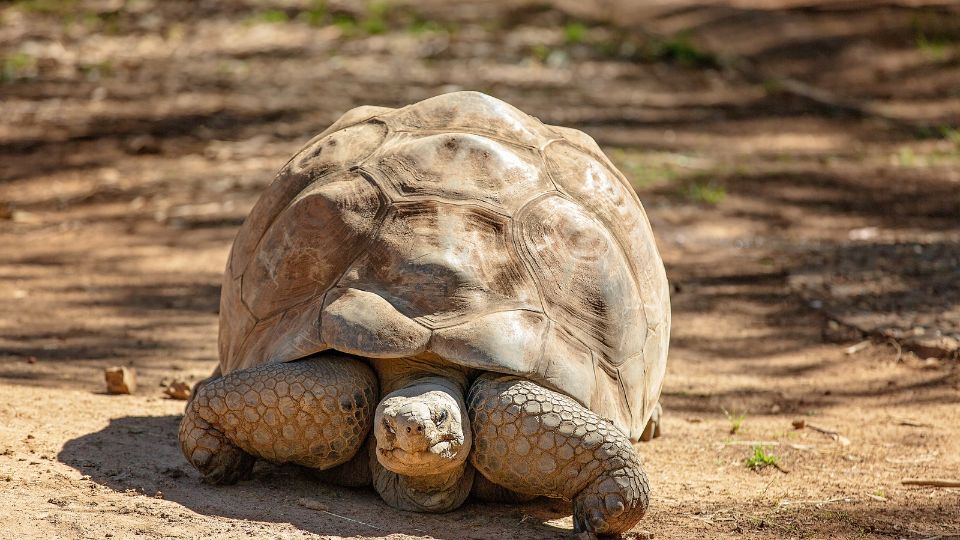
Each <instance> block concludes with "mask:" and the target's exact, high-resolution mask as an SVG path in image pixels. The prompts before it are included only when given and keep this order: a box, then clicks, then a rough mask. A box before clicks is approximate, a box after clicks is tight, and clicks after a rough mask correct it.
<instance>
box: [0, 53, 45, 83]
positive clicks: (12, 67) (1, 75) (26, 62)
mask: <svg viewBox="0 0 960 540" xmlns="http://www.w3.org/2000/svg"><path fill="white" fill-rule="evenodd" d="M36 66H37V59H36V58H34V57H33V56H30V55H29V54H27V53H23V52H18V53H14V54H11V55H10V56H4V57H0V82H12V81H16V80H20V79H29V78H30V77H32V76H33V75H35V71H36Z"/></svg>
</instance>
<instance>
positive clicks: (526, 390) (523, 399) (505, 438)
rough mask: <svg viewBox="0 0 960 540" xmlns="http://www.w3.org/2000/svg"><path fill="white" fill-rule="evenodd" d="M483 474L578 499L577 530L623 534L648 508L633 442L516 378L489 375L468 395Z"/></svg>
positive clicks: (533, 491) (534, 491)
mask: <svg viewBox="0 0 960 540" xmlns="http://www.w3.org/2000/svg"><path fill="white" fill-rule="evenodd" d="M467 399H468V412H469V415H470V422H471V423H472V425H473V433H474V450H473V453H472V454H470V459H471V461H472V463H473V465H474V467H476V468H477V470H478V471H480V473H481V474H483V475H484V476H485V477H487V478H488V479H489V480H491V481H492V482H494V483H496V484H499V485H501V486H503V487H505V488H507V489H510V490H512V491H516V492H519V493H525V494H530V495H544V496H547V497H557V498H563V499H567V500H573V522H574V528H575V530H576V531H577V532H590V533H595V534H611V533H620V532H625V531H627V530H629V529H630V528H631V527H633V526H634V525H636V524H637V522H638V521H640V519H641V518H642V517H643V515H644V513H645V512H646V510H647V505H648V503H649V493H650V488H649V485H648V484H647V476H646V474H645V473H644V471H643V467H642V466H641V465H640V459H639V457H638V456H637V453H636V452H635V451H634V449H633V447H632V446H631V444H630V441H629V439H627V437H626V436H625V435H624V434H623V432H621V431H620V430H619V429H617V428H616V427H615V426H614V425H613V424H612V423H611V422H610V421H608V420H605V419H603V418H601V417H600V416H598V415H597V414H595V413H594V412H592V411H590V410H589V409H587V408H585V407H583V406H582V405H580V404H579V403H577V402H576V401H575V400H573V399H572V398H570V397H568V396H565V395H563V394H560V393H557V392H554V391H552V390H548V389H546V388H543V387H542V386H539V385H537V384H534V383H532V382H530V381H528V380H524V379H520V378H517V377H509V376H508V377H503V376H496V375H491V374H487V375H483V376H481V377H480V378H479V379H477V381H476V382H475V383H474V384H473V387H472V388H471V389H470V394H469V396H468V398H467Z"/></svg>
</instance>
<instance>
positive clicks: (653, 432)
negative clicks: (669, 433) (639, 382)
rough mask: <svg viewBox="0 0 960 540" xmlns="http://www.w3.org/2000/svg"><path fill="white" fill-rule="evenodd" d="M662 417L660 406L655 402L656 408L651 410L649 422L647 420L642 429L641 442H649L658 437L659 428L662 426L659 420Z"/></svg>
mask: <svg viewBox="0 0 960 540" xmlns="http://www.w3.org/2000/svg"><path fill="white" fill-rule="evenodd" d="M662 416H663V407H661V406H660V402H657V405H656V407H654V408H653V414H651V415H650V420H647V425H646V427H644V428H643V433H641V434H640V440H641V441H643V442H649V441H652V440H654V439H656V438H658V437H660V428H661V426H662V423H661V420H660V419H661V417H662Z"/></svg>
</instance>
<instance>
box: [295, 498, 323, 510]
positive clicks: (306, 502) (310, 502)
mask: <svg viewBox="0 0 960 540" xmlns="http://www.w3.org/2000/svg"><path fill="white" fill-rule="evenodd" d="M297 504H299V505H300V506H302V507H304V508H309V509H310V510H318V511H320V512H325V511H326V510H327V505H325V504H323V503H322V502H320V501H318V500H316V499H308V498H306V497H302V498H300V499H297Z"/></svg>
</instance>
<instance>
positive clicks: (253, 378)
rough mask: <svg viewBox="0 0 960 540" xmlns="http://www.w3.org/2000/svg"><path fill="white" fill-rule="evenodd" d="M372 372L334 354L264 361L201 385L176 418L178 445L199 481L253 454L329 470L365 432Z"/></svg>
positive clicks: (239, 474)
mask: <svg viewBox="0 0 960 540" xmlns="http://www.w3.org/2000/svg"><path fill="white" fill-rule="evenodd" d="M377 393H378V390H377V379H376V376H375V375H374V374H373V372H372V371H371V370H370V368H369V367H368V366H366V365H365V364H363V363H362V362H360V361H358V360H356V359H353V358H349V357H346V356H342V355H338V354H323V355H319V356H314V357H311V358H307V359H304V360H300V361H296V362H289V363H282V364H267V365H263V366H258V367H255V368H251V369H245V370H240V371H236V372H233V373H230V374H228V375H225V376H223V377H221V378H219V379H215V380H212V381H210V382H208V383H206V384H204V385H203V386H202V387H201V388H200V389H199V391H198V392H197V394H196V396H195V397H194V399H193V400H192V401H190V403H189V404H187V410H186V413H185V415H184V417H183V421H182V422H181V424H180V448H181V450H183V454H184V456H186V458H187V460H188V461H189V462H190V463H191V464H192V465H193V466H194V467H196V468H197V469H198V470H199V471H200V472H201V473H202V474H203V476H204V479H205V480H206V481H207V482H210V483H213V484H232V483H235V482H236V481H237V480H240V479H242V478H244V477H246V476H247V475H248V474H249V471H250V469H251V468H252V467H253V462H254V459H255V458H262V459H266V460H267V461H272V462H274V463H298V464H300V465H304V466H307V467H312V468H315V469H329V468H332V467H335V466H337V465H340V464H341V463H345V462H347V461H348V460H350V458H351V457H353V456H354V454H356V453H357V450H359V449H360V447H361V445H362V444H363V442H364V440H366V437H367V435H368V434H369V432H370V426H371V423H372V421H373V413H374V407H376V402H377Z"/></svg>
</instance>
